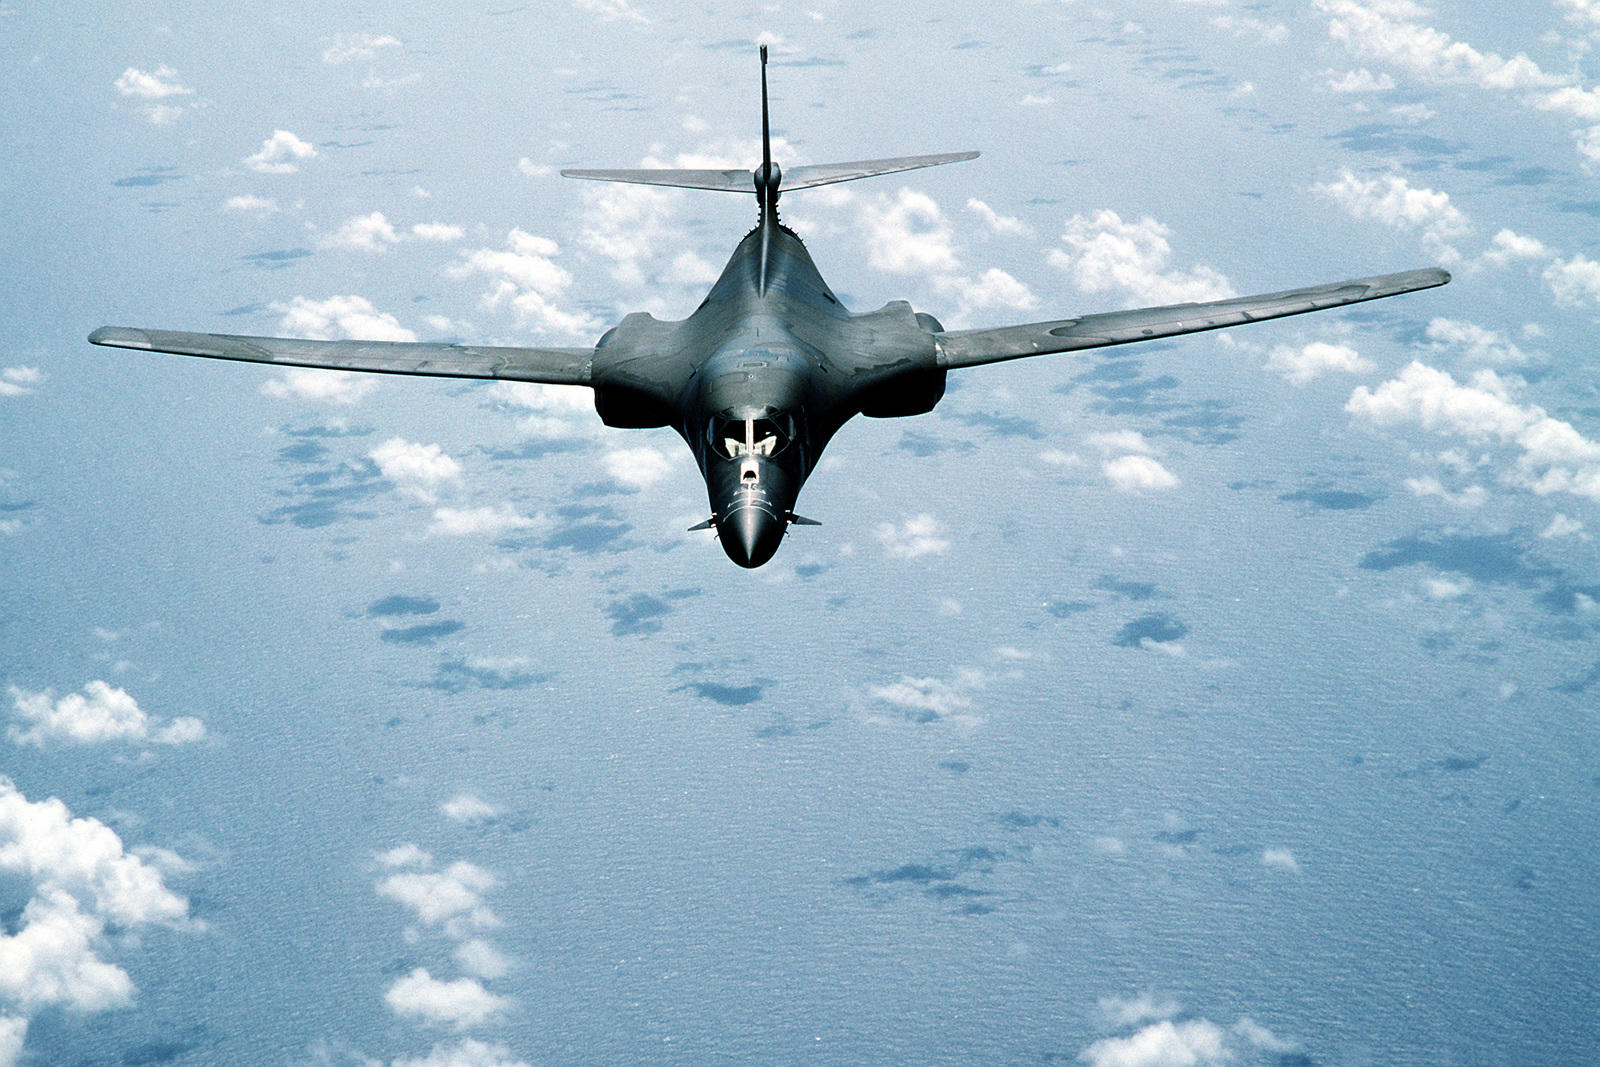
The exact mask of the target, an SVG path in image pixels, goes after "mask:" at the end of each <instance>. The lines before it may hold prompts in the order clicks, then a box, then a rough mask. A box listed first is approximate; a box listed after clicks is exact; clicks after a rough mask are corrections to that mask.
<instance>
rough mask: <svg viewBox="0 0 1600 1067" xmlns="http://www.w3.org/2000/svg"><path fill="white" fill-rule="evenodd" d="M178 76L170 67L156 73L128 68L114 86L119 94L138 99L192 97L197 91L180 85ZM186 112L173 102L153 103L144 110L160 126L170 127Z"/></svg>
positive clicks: (164, 67)
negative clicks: (168, 125) (170, 124)
mask: <svg viewBox="0 0 1600 1067" xmlns="http://www.w3.org/2000/svg"><path fill="white" fill-rule="evenodd" d="M177 77H178V72H177V71H175V70H173V69H172V68H171V67H167V66H162V67H157V68H156V69H155V70H154V71H153V72H151V71H143V70H139V69H137V68H135V67H129V68H128V69H127V70H125V71H123V72H122V75H121V77H119V78H117V80H116V82H115V83H114V84H115V86H116V90H117V92H119V93H121V94H122V95H123V96H127V97H132V98H134V99H136V100H145V101H157V100H170V99H172V98H173V97H177V96H189V95H190V94H192V93H193V92H194V90H193V89H188V88H185V87H184V86H182V85H180V84H179V83H178V81H177ZM183 112H184V108H182V107H178V106H176V105H174V104H170V103H151V104H149V105H148V106H147V107H145V108H144V113H145V117H146V118H148V119H149V120H150V121H151V122H152V123H154V124H155V125H157V126H165V125H167V124H168V123H170V122H172V121H174V120H175V119H177V118H178V117H179V116H180V115H182V114H183Z"/></svg>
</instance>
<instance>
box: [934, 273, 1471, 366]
mask: <svg viewBox="0 0 1600 1067" xmlns="http://www.w3.org/2000/svg"><path fill="white" fill-rule="evenodd" d="M1449 280H1450V274H1449V272H1448V271H1443V270H1440V269H1438V268H1437V267H1432V268H1428V269H1426V270H1412V271H1406V272H1404V273H1402V274H1383V275H1379V276H1377V277H1373V278H1356V279H1354V280H1353V281H1348V282H1334V283H1333V284H1331V285H1313V286H1310V287H1308V288H1305V289H1288V290H1285V291H1284V292H1281V293H1265V294H1263V295H1261V296H1240V297H1234V298H1233V299H1230V300H1212V301H1209V302H1207V303H1204V304H1173V305H1171V306H1169V307H1158V308H1140V309H1138V310H1136V311H1111V312H1106V313H1103V314H1098V315H1085V316H1083V317H1082V318H1077V319H1061V320H1058V321H1056V322H1035V323H1029V324H1028V325H1025V326H1001V327H998V328H995V329H988V330H952V331H949V332H947V333H937V334H934V342H935V345H936V346H937V349H938V353H939V356H938V358H939V365H940V366H941V367H976V366H979V365H981V364H984V363H999V362H1001V361H1002V360H1007V359H1021V358H1022V357H1024V356H1039V355H1044V354H1045V353H1048V352H1071V351H1074V350H1077V349H1082V348H1101V347H1104V346H1106V345H1122V344H1128V343H1130V342H1133V341H1149V340H1153V339H1155V338H1157V337H1174V336H1176V335H1178V334H1184V333H1199V332H1201V331H1203V330H1220V329H1222V328H1223V327H1224V326H1238V325H1240V324H1241V323H1245V322H1256V321H1258V320H1261V319H1276V318H1281V317H1283V316H1285V315H1300V314H1304V313H1305V312H1307V311H1320V310H1322V309H1323V308H1331V307H1338V306H1340V305H1341V304H1356V303H1360V302H1361V301H1363V300H1377V299H1378V298H1379V297H1385V296H1395V295H1397V294H1399V293H1410V292H1414V291H1416V290H1418V289H1431V288H1433V287H1434V286H1436V285H1443V284H1445V283H1446V282H1448V281H1449Z"/></svg>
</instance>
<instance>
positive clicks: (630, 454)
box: [605, 448, 673, 489]
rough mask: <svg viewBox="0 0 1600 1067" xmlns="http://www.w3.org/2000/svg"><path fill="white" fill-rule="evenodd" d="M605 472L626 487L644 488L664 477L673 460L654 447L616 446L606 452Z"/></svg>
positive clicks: (669, 470)
mask: <svg viewBox="0 0 1600 1067" xmlns="http://www.w3.org/2000/svg"><path fill="white" fill-rule="evenodd" d="M605 467H606V474H607V475H609V476H610V478H611V480H612V481H614V482H616V483H617V484H619V485H621V486H623V487H624V488H627V489H645V488H648V487H649V486H652V485H654V484H655V483H657V482H659V481H660V480H661V479H662V478H665V477H666V476H667V475H668V474H669V473H670V472H671V470H672V467H673V460H672V458H671V457H670V456H668V455H667V454H666V453H664V452H661V451H658V450H657V449H654V448H618V449H614V450H612V451H610V452H607V453H606V456H605Z"/></svg>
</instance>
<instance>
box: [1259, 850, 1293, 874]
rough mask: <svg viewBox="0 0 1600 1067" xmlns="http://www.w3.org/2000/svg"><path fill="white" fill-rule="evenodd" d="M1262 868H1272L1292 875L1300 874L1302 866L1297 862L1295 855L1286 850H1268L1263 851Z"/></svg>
mask: <svg viewBox="0 0 1600 1067" xmlns="http://www.w3.org/2000/svg"><path fill="white" fill-rule="evenodd" d="M1261 866H1263V867H1272V868H1274V869H1276V870H1280V871H1288V872H1289V873H1290V874H1299V873H1300V864H1299V863H1298V862H1296V860H1295V858H1294V853H1293V852H1290V851H1289V850H1288V849H1286V848H1266V849H1262V850H1261Z"/></svg>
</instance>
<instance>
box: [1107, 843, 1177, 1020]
mask: <svg viewBox="0 0 1600 1067" xmlns="http://www.w3.org/2000/svg"><path fill="white" fill-rule="evenodd" d="M1110 840H1112V841H1116V847H1115V848H1105V849H1102V850H1101V851H1104V852H1110V853H1112V854H1119V853H1121V852H1122V851H1124V849H1123V846H1122V842H1121V841H1120V840H1117V839H1116V838H1111V839H1110ZM1182 1010H1183V1006H1182V1005H1181V1004H1179V1003H1178V1002H1177V1001H1175V1000H1173V999H1172V998H1171V997H1162V998H1160V999H1159V1000H1158V999H1157V998H1156V996H1155V994H1154V993H1148V992H1147V993H1141V994H1140V995H1139V996H1138V997H1136V998H1134V999H1132V1000H1124V999H1123V998H1121V997H1101V998H1100V1014H1101V1015H1103V1016H1105V1018H1106V1020H1107V1021H1108V1022H1109V1023H1110V1024H1111V1025H1112V1026H1114V1027H1117V1028H1118V1029H1123V1028H1125V1027H1129V1026H1138V1025H1139V1024H1140V1023H1144V1022H1149V1021H1150V1020H1152V1019H1170V1018H1172V1017H1173V1016H1174V1015H1176V1014H1178V1013H1179V1012H1180V1011H1182Z"/></svg>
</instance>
